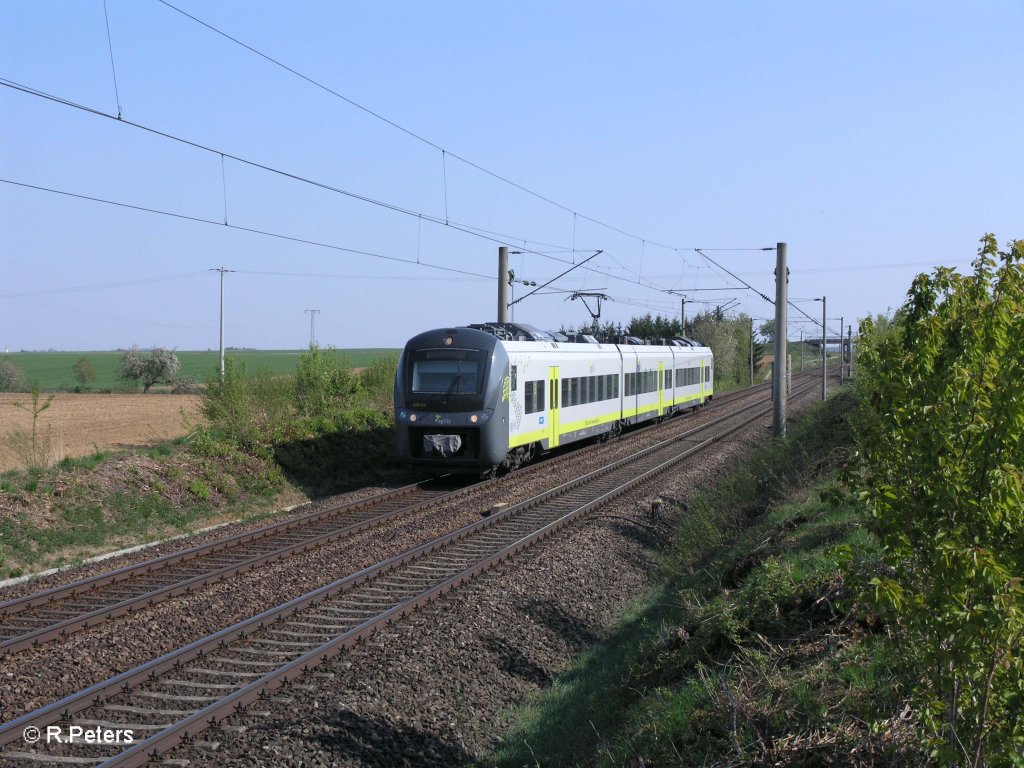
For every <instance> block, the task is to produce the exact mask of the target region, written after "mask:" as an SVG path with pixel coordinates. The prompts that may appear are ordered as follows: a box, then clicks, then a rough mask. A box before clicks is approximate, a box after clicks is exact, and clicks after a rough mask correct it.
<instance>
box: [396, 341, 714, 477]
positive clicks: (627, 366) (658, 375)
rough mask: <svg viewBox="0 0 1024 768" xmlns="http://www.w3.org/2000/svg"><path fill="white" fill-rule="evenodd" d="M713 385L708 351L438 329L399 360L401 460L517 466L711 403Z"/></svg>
mask: <svg viewBox="0 0 1024 768" xmlns="http://www.w3.org/2000/svg"><path fill="white" fill-rule="evenodd" d="M502 337H504V338H502ZM675 344H678V345H675ZM713 386H714V373H713V360H712V354H711V350H710V349H708V348H707V347H701V346H694V345H686V344H684V343H683V342H674V343H673V345H666V346H650V345H635V344H596V343H567V342H559V341H556V340H554V337H552V336H550V335H549V334H546V333H544V332H541V331H537V330H536V329H533V328H530V327H529V326H523V325H518V326H517V325H513V324H508V323H506V324H492V325H483V326H475V327H459V328H440V329H437V330H432V331H427V332H426V333H421V334H419V335H418V336H415V337H413V338H412V339H410V340H409V342H408V343H407V344H406V345H405V349H404V350H403V352H402V356H401V358H400V359H399V362H398V370H397V373H396V376H395V429H396V443H397V451H398V456H399V458H400V459H402V460H404V461H407V462H410V463H412V464H416V465H421V466H423V467H426V468H431V469H434V470H437V471H439V472H487V471H489V470H492V469H497V468H499V467H505V468H515V467H516V466H519V465H520V464H524V463H526V462H528V461H530V460H532V459H533V458H534V457H535V456H536V455H538V454H540V453H544V452H547V451H550V450H551V449H552V448H557V447H558V446H562V445H566V444H568V443H573V442H577V441H581V440H586V439H589V438H594V437H600V436H603V435H607V434H608V433H612V434H615V433H618V432H619V431H620V430H621V429H622V427H624V426H626V425H631V424H637V423H640V422H645V421H652V420H656V419H661V418H664V417H666V416H670V415H672V414H674V413H677V412H679V411H682V410H687V409H691V408H694V407H697V406H699V405H702V404H703V403H704V402H705V401H707V400H710V399H711V397H712V394H713Z"/></svg>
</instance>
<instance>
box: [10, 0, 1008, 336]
mask: <svg viewBox="0 0 1024 768" xmlns="http://www.w3.org/2000/svg"><path fill="white" fill-rule="evenodd" d="M173 4H174V5H175V6H176V7H177V8H179V9H181V10H183V11H186V12H188V13H190V14H192V15H194V16H196V17H198V18H200V19H202V20H203V21H205V22H206V23H208V24H210V25H212V26H214V27H216V28H218V29H220V30H221V31H223V32H225V33H227V34H229V35H231V36H233V37H235V38H237V39H238V40H240V41H243V42H245V43H246V44H248V45H250V46H252V47H253V48H256V49H258V50H259V51H261V52H263V53H265V54H267V55H269V56H272V57H274V58H275V59H277V60H278V61H280V62H281V63H283V64H286V65H287V66H289V67H291V68H292V69H294V70H296V71H297V72H300V73H302V74H304V75H306V76H307V77H309V78H311V79H313V80H316V81H317V82H319V83H321V84H323V85H325V86H327V87H329V88H331V89H333V90H334V91H336V92H337V93H338V94H341V95H342V96H344V97H346V98H347V99H350V100H352V101H354V102H357V103H358V104H360V105H362V106H364V107H366V108H368V109H369V110H372V111H374V112H376V113H377V114H379V115H380V116H383V117H385V118H387V119H388V120H390V121H392V122H393V123H395V124H397V125H399V126H401V127H402V128H404V129H406V130H407V131H410V132H412V133H415V134H416V135H417V136H419V137H422V138H423V139H426V140H427V141H426V142H425V141H421V140H419V139H417V138H415V137H413V136H410V135H409V133H406V132H405V131H403V130H400V129H399V128H396V127H394V126H393V125H389V124H388V123H386V122H383V121H382V120H380V119H378V118H376V117H374V116H372V115H369V114H367V113H366V112H365V111H361V110H360V109H358V108H356V107H354V106H352V104H350V103H348V102H346V101H344V100H343V99H341V98H338V97H337V96H335V95H332V94H330V93H327V92H326V91H324V90H322V89H319V88H317V87H315V86H314V85H311V84H310V83H308V82H306V81H304V80H302V79H300V78H299V77H297V76H296V75H294V74H292V73H290V72H288V71H286V70H284V69H282V68H280V67H278V66H275V65H274V64H272V63H270V62H268V61H266V60H265V59H262V58H260V57H258V56H257V55H255V54H253V53H252V52H250V51H247V50H245V49H244V48H242V47H240V46H239V45H237V44H235V43H232V42H231V41H229V40H227V39H225V38H224V37H222V36H220V35H217V34H216V33H214V32H211V31H210V30H209V29H207V28H204V27H203V26H201V25H200V24H198V23H197V22H195V21H193V20H191V19H189V18H187V17H186V16H184V15H182V14H181V13H179V12H177V11H175V10H174V9H172V8H170V7H168V6H167V5H165V4H162V3H160V2H158V1H157V0H107V9H108V15H109V28H110V45H109V48H108V38H107V25H106V23H105V20H104V9H103V2H102V0H74V1H73V2H72V1H71V0H67V1H64V2H41V1H40V0H4V2H2V3H0V78H2V80H3V81H4V82H5V83H7V84H12V83H13V84H17V85H18V86H24V87H28V88H30V89H35V90H37V91H43V92H46V93H48V94H51V95H53V96H56V97H59V98H61V99H65V100H67V101H71V102H74V103H76V104H79V105H81V106H84V107H88V108H90V109H92V110H95V111H98V112H101V113H104V114H105V115H107V117H104V116H97V115H95V114H91V113H88V112H85V111H82V110H79V109H73V108H70V107H68V106H65V105H61V104H57V103H54V102H52V101H48V100H45V99H42V98H40V97H38V96H35V95H29V94H26V93H24V92H22V91H19V90H15V89H13V88H11V87H8V86H6V85H5V86H3V87H0V129H2V131H3V137H4V139H3V142H2V145H0V178H3V179H4V180H6V181H13V182H17V183H19V184H26V185H33V186H37V187H46V188H49V189H55V190H61V191H64V192H70V193H74V194H78V195H85V196H90V197H96V198H101V199H105V200H110V201H116V202H121V203H127V204H131V205H135V206H141V207H146V208H151V209H155V210H159V211H165V212H170V213H175V214H179V215H182V216H190V217H195V218H199V219H203V220H205V221H209V222H213V223H201V222H195V221H188V220H184V219H181V218H173V217H168V216H165V215H161V214H156V213H147V212H140V211H137V210H131V209H126V208H119V207H114V206H111V205H107V204H102V203H97V202H90V201H85V200H82V199H76V198H70V197H66V196H59V195H55V194H53V193H48V192H42V191H39V190H35V189H29V188H26V187H24V186H15V185H12V184H9V183H0V232H2V237H3V247H2V249H0V253H2V257H0V258H2V275H3V279H2V282H0V348H3V347H7V348H10V349H11V350H18V349H47V348H55V349H72V350H78V349H82V350H85V349H112V348H117V347H127V346H129V345H132V344H138V345H140V346H144V347H145V346H150V345H154V344H159V345H163V346H169V347H176V348H178V349H207V348H215V347H216V346H217V343H218V327H219V326H218V298H219V288H218V276H217V275H216V273H213V272H210V271H209V270H210V269H211V268H213V267H220V266H224V267H227V268H229V269H233V270H236V272H235V273H233V274H229V275H228V276H227V290H226V294H227V313H226V316H227V321H226V325H227V343H228V344H229V345H232V346H245V347H256V348H266V349H275V348H296V347H300V346H303V345H304V344H305V343H307V342H308V337H309V318H308V315H306V314H305V312H304V310H306V309H310V308H316V309H319V310H320V314H319V315H318V316H317V326H316V330H317V333H316V335H317V340H318V341H319V343H321V344H324V345H326V344H332V345H335V346H338V347H372V346H400V345H401V344H402V343H403V342H404V341H405V339H407V338H408V337H410V336H412V335H414V334H415V333H417V332H419V331H422V330H424V329H426V328H429V327H436V326H442V325H455V324H464V323H468V322H478V321H482V320H489V319H494V316H495V312H496V308H495V305H496V281H495V278H494V277H493V276H494V275H495V273H496V267H497V247H498V244H499V241H501V242H507V243H508V244H509V245H511V246H512V248H513V249H514V250H520V251H525V252H524V253H523V254H522V255H515V256H513V257H512V259H511V266H512V267H513V268H514V269H515V271H516V273H517V275H518V276H520V277H524V278H527V279H530V280H534V281H536V282H538V283H543V282H546V281H548V280H550V279H551V278H554V277H555V276H556V275H558V274H559V273H561V272H563V271H565V270H566V269H568V268H569V267H570V266H572V263H573V261H576V262H579V261H581V260H582V259H584V258H586V256H588V255H589V254H590V253H593V251H594V250H597V249H602V250H603V251H604V253H602V254H601V255H600V256H598V257H597V258H595V259H593V260H592V261H590V262H588V264H587V265H586V266H585V267H581V268H578V269H576V270H574V271H572V272H570V273H569V274H568V275H567V276H565V277H563V278H560V279H559V280H557V281H556V282H555V283H553V284H552V285H551V286H550V288H549V289H546V290H545V292H544V293H545V294H546V295H540V294H538V295H536V296H531V297H530V298H528V299H526V300H525V301H523V302H522V303H520V304H518V305H517V306H516V309H515V316H516V319H517V320H523V321H527V322H531V323H533V324H535V325H538V326H541V327H545V328H557V327H559V326H561V325H575V324H578V323H580V322H583V321H585V320H588V319H589V315H587V313H586V311H585V309H584V307H583V306H581V303H580V302H579V301H568V300H567V296H568V295H569V293H566V292H571V291H576V290H588V291H600V292H603V293H606V294H607V295H608V296H610V297H611V298H612V299H613V300H612V301H609V302H605V304H604V306H603V311H604V317H603V319H610V320H615V321H623V322H625V321H628V320H629V318H630V317H632V316H634V315H637V314H642V313H644V312H647V311H651V312H652V313H655V314H657V313H659V312H660V313H662V314H674V315H677V314H678V311H679V302H678V299H677V298H675V296H674V295H672V294H668V293H665V292H664V290H665V289H671V290H677V291H683V292H687V295H688V298H689V299H690V300H691V301H692V302H698V301H705V300H708V299H711V298H714V299H715V300H722V301H725V300H727V299H729V298H732V297H735V298H736V299H738V300H739V303H738V304H737V305H736V310H737V311H746V312H748V313H749V314H751V315H753V316H754V317H758V318H762V317H768V316H770V315H771V313H772V311H773V310H772V308H771V306H770V305H768V304H766V303H764V302H763V301H761V300H760V299H759V298H757V296H756V294H755V293H753V292H751V291H749V290H745V289H740V288H736V289H735V290H732V291H728V290H726V291H696V290H694V289H697V288H712V287H729V286H735V285H736V281H735V280H733V279H732V278H730V277H728V276H724V275H723V273H722V272H721V271H720V270H718V269H717V268H715V267H713V266H712V265H711V264H709V262H707V261H706V260H705V259H704V258H702V257H701V256H700V254H698V253H696V252H695V251H694V248H698V247H699V248H704V249H733V248H736V249H756V248H760V247H764V246H773V245H774V244H775V243H776V242H778V241H785V242H787V243H788V250H789V266H790V270H791V277H790V295H791V296H792V297H795V298H796V299H804V298H811V297H816V296H821V295H823V294H824V295H827V296H828V309H829V312H828V314H829V317H830V325H833V326H834V327H835V328H838V325H839V321H838V318H839V317H840V316H841V315H842V316H845V317H846V318H847V322H848V323H849V322H850V321H851V320H853V319H854V318H857V317H863V316H864V315H866V314H869V313H872V314H873V313H877V312H885V311H886V310H887V309H888V308H890V307H896V306H898V305H899V304H900V303H901V302H902V300H903V297H904V294H905V292H906V290H907V288H908V287H909V284H910V281H911V279H912V278H913V276H914V275H915V274H916V273H917V272H919V271H923V270H926V269H928V268H929V266H930V265H937V264H946V265H952V266H960V267H964V268H966V267H968V266H969V262H970V260H971V257H972V256H973V255H974V253H975V252H976V249H977V244H978V242H977V241H978V239H979V238H980V237H981V235H982V234H984V233H985V232H990V231H991V232H995V233H996V235H997V237H998V238H999V240H1000V242H1005V241H1007V240H1009V239H1011V238H1020V237H1024V226H1022V224H1024V218H1022V212H1024V176H1022V175H1021V172H1020V171H1021V168H1022V167H1024V141H1022V140H1021V138H1020V136H1021V126H1024V77H1022V73H1021V66H1020V61H1019V53H1018V49H1019V46H1018V45H1017V41H1018V40H1019V38H1020V34H1021V29H1022V22H1024V3H1022V2H1019V1H1018V2H1010V1H1009V0H1007V1H1006V2H983V3H967V2H964V3H942V2H920V3H913V2H911V3H888V2H860V3H817V2H778V3H768V2H763V3H755V2H722V3H689V2H650V3H637V4H625V3H609V2H560V3H550V2H520V3H505V4H497V3H480V2H473V3H471V2H447V3H435V4H425V3H413V2H396V3H390V4H381V3H372V2H344V3H339V2H294V3H284V2H274V3H270V2H260V3H252V2H217V3H212V2H197V1H196V0H173ZM111 49H112V51H113V59H114V70H115V71H116V78H117V90H116V95H115V87H114V78H113V77H112V72H111V53H110V51H111ZM119 105H120V110H121V115H122V117H123V121H122V122H121V123H119V122H118V121H117V120H116V119H111V118H116V116H117V114H118V108H119ZM125 121H131V122H133V123H136V124H138V125H142V126H145V127H147V128H150V129H154V130H156V131H160V132H163V133H166V134H170V135H172V136H175V137H179V138H181V139H186V140H188V141H191V142H195V143H197V144H201V145H203V146H205V147H208V148H210V149H212V150H214V151H213V152H210V151H205V150H202V149H197V148H194V147H190V146H187V145H185V144H182V143H181V142H176V141H173V140H170V139H168V138H164V137H161V136H159V135H157V134H155V133H152V132H147V131H145V130H142V129H140V128H137V127H133V126H130V125H128V124H125ZM439 148H443V150H444V152H442V149H439ZM220 153H225V154H226V155H229V156H234V157H236V158H244V159H246V160H249V161H252V162H253V163H257V164H260V165H263V166H267V167H269V168H272V169H275V170H277V171H284V172H287V173H289V174H292V175H295V176H300V177H303V178H305V179H308V180H311V181H315V182H317V183H318V184H321V185H325V186H327V187H331V188H333V189H325V188H324V186H315V185H312V184H308V183H303V182H300V181H297V180H294V179H290V178H287V177H285V176H283V175H281V174H277V173H273V172H270V171H267V170H261V169H258V168H255V167H254V166H252V165H247V164H245V163H242V162H239V161H238V160H235V159H231V157H227V158H225V159H224V160H223V161H222V159H221V155H220ZM452 155H455V156H457V157H453V156H452ZM459 158H464V159H466V160H469V161H471V162H472V163H474V164H476V165H478V166H480V167H482V168H484V169H486V170H487V171H490V172H492V173H493V174H497V175H498V176H501V177H504V178H506V179H509V180H511V181H514V182H515V183H516V184H518V185H520V186H522V187H525V188H527V189H528V190H530V191H531V192H532V193H535V194H529V193H527V192H524V191H522V190H521V189H518V188H516V187H515V186H512V185H510V184H508V183H505V182H503V181H501V180H499V179H497V178H495V177H494V176H492V175H489V174H488V173H485V172H482V171H480V170H479V169H477V168H474V167H472V166H471V165H469V164H467V163H465V162H463V161H462V160H460V159H459ZM334 190H344V191H346V192H350V193H354V194H355V195H358V196H362V197H366V198H372V199H373V200H376V201H379V202H382V203H386V204H388V205H389V206H392V208H387V207H382V206H379V205H373V204H369V203H367V202H363V201H360V200H358V199H356V198H354V197H352V196H347V195H343V194H340V193H339V192H337V191H334ZM542 198H546V200H545V199H542ZM548 201H553V202H554V203H557V204H552V202H548ZM393 208H400V209H402V210H403V211H404V212H396V211H395V210H393ZM225 216H226V218H227V221H228V223H229V225H231V226H229V227H225V226H223V221H224V219H225ZM438 221H440V223H438ZM444 221H448V222H449V225H457V226H445V224H444V223H443V222H444ZM597 222H600V223H597ZM468 228H473V229H476V230H478V231H479V230H486V231H488V232H491V233H499V234H489V235H487V237H478V236H473V235H472V234H469V233H467V232H465V231H463V230H464V229H468ZM245 230H259V231H261V232H265V233H272V234H275V235H284V236H287V237H292V238H297V239H299V240H308V241H316V242H318V243H322V244H325V245H330V246H337V247H341V248H348V249H353V250H356V251H364V252H367V253H372V254H377V255H378V256H380V257H388V258H375V257H372V256H368V255H362V254H356V253H351V252H348V251H344V250H338V248H336V247H320V246H314V245H309V244H304V243H300V242H297V241H295V240H286V239H282V238H280V237H272V236H268V235H260V234H255V233H253V232H251V231H245ZM524 241H525V242H524ZM574 247H575V249H576V253H575V254H573V252H572V251H573V248H574ZM706 253H707V254H708V255H709V256H711V257H712V258H713V259H714V260H715V261H717V262H719V263H720V264H721V265H722V266H723V267H725V268H727V269H728V270H730V271H731V272H734V273H736V274H737V275H739V276H740V277H742V278H743V279H744V280H746V281H747V282H749V283H750V284H752V285H753V286H754V287H755V288H757V289H758V290H759V291H761V292H763V293H766V294H768V295H774V288H773V285H772V280H773V278H772V270H773V268H774V255H773V254H772V253H770V252H761V251H757V250H707V251H706ZM396 259H397V261H396ZM410 261H411V262H416V261H419V262H421V265H417V264H415V263H411V264H410V263H409V262H410ZM423 264H431V265H435V266H438V267H444V268H447V269H449V270H461V271H463V272H469V273H472V274H471V275H466V274H461V273H460V272H453V271H445V270H443V269H435V268H431V267H427V266H423ZM591 267H592V268H593V269H589V268H591ZM474 275H481V276H482V277H477V276H474ZM524 290H525V289H523V288H522V287H521V286H520V287H519V289H518V291H517V294H516V295H517V296H521V295H522V293H523V292H524ZM702 306H703V305H700V304H697V303H693V304H691V305H690V306H689V307H688V313H689V312H690V311H695V310H699V309H700V308H701V307H702ZM800 306H801V307H802V308H803V309H804V310H805V311H806V312H808V314H810V315H812V316H814V317H818V316H820V305H819V304H800ZM791 315H792V316H793V317H794V319H796V318H799V317H800V316H799V315H798V313H796V312H795V311H792V312H791ZM832 318H834V319H832ZM801 328H803V329H804V330H805V332H806V333H808V334H810V333H814V331H813V330H812V327H811V325H810V324H809V323H806V324H804V325H803V326H801V325H799V324H793V325H792V326H791V329H790V335H791V337H792V338H797V337H798V336H799V332H800V330H801Z"/></svg>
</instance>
